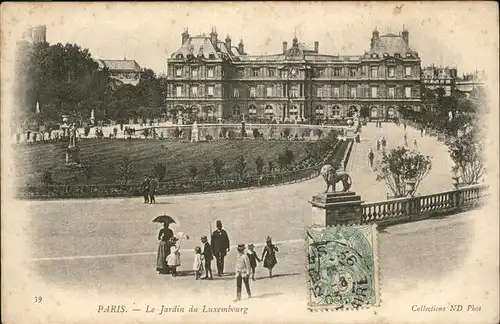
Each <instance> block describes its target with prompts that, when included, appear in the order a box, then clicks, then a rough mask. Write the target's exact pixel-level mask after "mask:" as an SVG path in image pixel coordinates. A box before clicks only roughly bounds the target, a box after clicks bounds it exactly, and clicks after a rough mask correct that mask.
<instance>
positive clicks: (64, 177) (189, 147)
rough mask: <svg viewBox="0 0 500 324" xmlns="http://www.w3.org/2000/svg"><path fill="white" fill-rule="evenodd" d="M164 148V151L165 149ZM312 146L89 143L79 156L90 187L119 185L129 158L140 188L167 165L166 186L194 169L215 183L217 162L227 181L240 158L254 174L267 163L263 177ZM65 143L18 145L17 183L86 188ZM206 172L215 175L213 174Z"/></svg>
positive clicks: (285, 143)
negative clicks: (48, 180) (271, 164)
mask: <svg viewBox="0 0 500 324" xmlns="http://www.w3.org/2000/svg"><path fill="white" fill-rule="evenodd" d="M162 145H163V147H162ZM308 145H311V143H310V142H299V141H297V142H294V141H289V142H288V141H254V140H246V141H224V140H222V141H213V142H202V143H183V142H170V141H164V140H132V141H130V142H129V141H124V140H89V141H82V142H80V150H81V151H80V156H81V160H82V162H83V163H89V164H90V165H91V166H92V167H93V171H92V176H91V178H90V180H89V183H90V184H116V183H118V181H119V179H120V176H121V173H120V166H121V164H122V158H123V157H124V156H129V157H130V159H131V162H132V171H133V173H134V179H133V180H132V181H131V183H138V182H141V180H142V179H143V177H144V175H146V174H151V173H152V172H153V165H154V164H155V163H158V162H159V163H165V165H166V168H167V172H166V176H165V180H187V179H189V178H190V176H189V167H190V166H191V165H196V167H197V168H198V172H199V178H200V177H201V178H204V177H208V178H212V177H214V173H213V171H211V170H213V167H212V161H213V159H214V158H220V159H222V161H224V163H225V165H224V168H223V171H222V176H223V177H229V176H231V175H232V174H235V165H236V158H237V157H238V155H243V156H244V157H245V159H246V161H247V170H248V172H249V173H254V172H255V169H256V167H255V159H256V158H257V157H258V156H261V157H262V158H263V159H264V171H266V170H267V164H268V161H270V160H276V159H277V157H278V154H279V153H280V152H282V151H283V150H284V149H285V148H289V149H290V150H292V151H293V152H294V154H295V155H294V156H295V161H300V160H302V159H303V158H305V157H306V155H307V154H306V147H307V146H308ZM66 146H67V144H66V143H43V144H35V145H15V146H14V152H15V154H14V155H15V159H16V166H17V167H16V174H15V176H16V179H17V180H18V183H19V184H20V185H21V184H24V185H39V184H41V179H42V177H43V174H44V172H46V171H49V172H51V173H52V179H53V180H54V181H55V182H56V183H59V184H68V183H84V182H85V176H84V174H83V172H81V171H75V168H74V167H68V166H66V165H65V153H66V149H65V147H66ZM207 169H210V170H209V171H208V172H207V171H206V170H207Z"/></svg>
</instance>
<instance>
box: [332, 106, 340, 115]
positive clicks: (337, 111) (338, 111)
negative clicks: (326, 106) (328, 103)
mask: <svg viewBox="0 0 500 324" xmlns="http://www.w3.org/2000/svg"><path fill="white" fill-rule="evenodd" d="M332 113H333V117H336V118H338V117H340V107H339V106H337V105H335V106H333V109H332Z"/></svg>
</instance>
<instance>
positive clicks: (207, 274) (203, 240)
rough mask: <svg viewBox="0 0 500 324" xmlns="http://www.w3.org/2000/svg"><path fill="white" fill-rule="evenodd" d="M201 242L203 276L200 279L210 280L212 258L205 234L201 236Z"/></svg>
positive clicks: (211, 277)
mask: <svg viewBox="0 0 500 324" xmlns="http://www.w3.org/2000/svg"><path fill="white" fill-rule="evenodd" d="M201 243H202V244H203V252H202V254H203V259H204V260H205V264H204V266H205V277H203V278H201V279H209V280H212V279H213V276H212V259H213V251H212V247H211V246H210V243H208V239H207V237H206V236H202V237H201Z"/></svg>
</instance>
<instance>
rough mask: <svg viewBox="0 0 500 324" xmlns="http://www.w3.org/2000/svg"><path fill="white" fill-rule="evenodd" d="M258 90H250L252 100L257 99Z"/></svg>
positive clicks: (253, 88)
mask: <svg viewBox="0 0 500 324" xmlns="http://www.w3.org/2000/svg"><path fill="white" fill-rule="evenodd" d="M256 92H257V91H256V90H255V87H251V88H250V97H251V98H255V97H256Z"/></svg>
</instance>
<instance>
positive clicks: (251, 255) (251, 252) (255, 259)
mask: <svg viewBox="0 0 500 324" xmlns="http://www.w3.org/2000/svg"><path fill="white" fill-rule="evenodd" d="M253 248H254V246H253V244H248V252H247V255H248V259H249V260H250V267H251V268H252V280H254V281H255V268H256V267H257V262H260V259H259V257H258V256H257V253H256V252H255V251H254V250H253Z"/></svg>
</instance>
